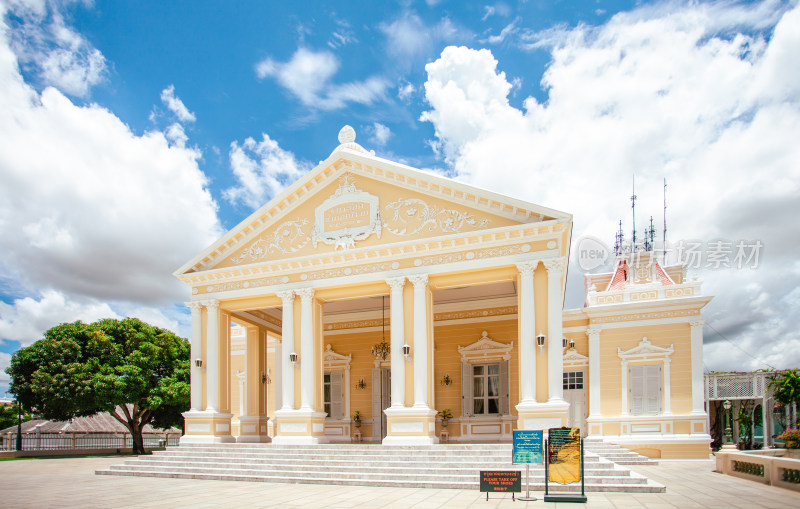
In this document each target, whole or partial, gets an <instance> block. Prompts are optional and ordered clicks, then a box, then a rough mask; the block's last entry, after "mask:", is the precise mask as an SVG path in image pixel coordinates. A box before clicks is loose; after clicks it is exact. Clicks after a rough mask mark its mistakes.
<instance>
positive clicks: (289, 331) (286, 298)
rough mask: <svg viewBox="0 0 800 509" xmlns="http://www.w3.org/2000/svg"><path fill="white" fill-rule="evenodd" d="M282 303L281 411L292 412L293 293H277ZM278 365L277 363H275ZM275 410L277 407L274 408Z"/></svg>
mask: <svg viewBox="0 0 800 509" xmlns="http://www.w3.org/2000/svg"><path fill="white" fill-rule="evenodd" d="M278 297H280V298H281V301H282V302H283V314H282V319H281V345H283V347H282V348H281V358H280V364H281V376H282V381H281V400H282V401H281V402H282V406H281V409H283V410H294V369H292V368H294V366H293V365H292V363H291V362H290V361H289V354H290V353H292V352H294V292H293V291H291V290H289V291H287V292H280V293H278ZM275 365H276V366H277V365H278V362H275ZM275 408H277V406H276V407H275Z"/></svg>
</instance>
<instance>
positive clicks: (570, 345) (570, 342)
mask: <svg viewBox="0 0 800 509" xmlns="http://www.w3.org/2000/svg"><path fill="white" fill-rule="evenodd" d="M569 347H570V348H575V340H574V339H570V340H569Z"/></svg>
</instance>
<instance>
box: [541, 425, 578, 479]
mask: <svg viewBox="0 0 800 509" xmlns="http://www.w3.org/2000/svg"><path fill="white" fill-rule="evenodd" d="M547 432H548V434H549V438H548V444H547V455H548V456H547V457H548V461H549V463H550V466H549V475H548V478H549V479H550V482H557V483H561V484H567V483H571V482H578V481H580V480H581V430H580V428H550V429H549V430H547Z"/></svg>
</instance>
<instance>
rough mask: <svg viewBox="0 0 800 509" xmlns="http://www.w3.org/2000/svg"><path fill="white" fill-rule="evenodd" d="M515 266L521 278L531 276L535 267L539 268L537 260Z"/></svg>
mask: <svg viewBox="0 0 800 509" xmlns="http://www.w3.org/2000/svg"><path fill="white" fill-rule="evenodd" d="M515 265H516V266H517V270H518V271H519V273H520V274H521V275H523V276H528V275H530V276H533V272H534V271H535V270H536V267H538V266H539V260H532V261H529V262H520V263H517V264H515Z"/></svg>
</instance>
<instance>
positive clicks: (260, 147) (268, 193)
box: [223, 134, 311, 209]
mask: <svg viewBox="0 0 800 509" xmlns="http://www.w3.org/2000/svg"><path fill="white" fill-rule="evenodd" d="M230 162H231V168H232V169H233V174H234V175H235V176H236V180H237V182H238V183H239V185H237V186H235V187H231V188H228V189H226V190H225V191H223V195H224V196H225V198H226V199H227V200H228V201H230V202H231V203H233V204H236V203H240V202H242V203H244V204H245V205H247V206H248V207H250V208H252V209H256V208H258V207H260V206H262V205H264V204H265V203H266V202H267V201H268V200H269V199H270V198H272V197H274V196H275V195H276V194H278V193H280V192H281V191H282V190H283V189H284V188H285V187H286V186H287V185H289V184H291V183H292V182H294V181H295V180H297V179H298V178H299V177H300V176H301V175H303V173H305V172H307V171H308V170H310V169H311V165H310V164H309V163H307V162H304V161H298V160H297V159H295V157H294V154H292V153H291V152H288V151H286V150H283V149H282V148H281V147H280V146H279V145H278V142H276V141H275V140H273V139H272V138H270V137H269V135H267V134H262V139H261V141H260V142H256V141H255V140H254V139H253V138H247V139H246V140H244V143H242V144H241V145H239V144H238V143H237V142H235V141H234V142H233V143H231V151H230Z"/></svg>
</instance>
